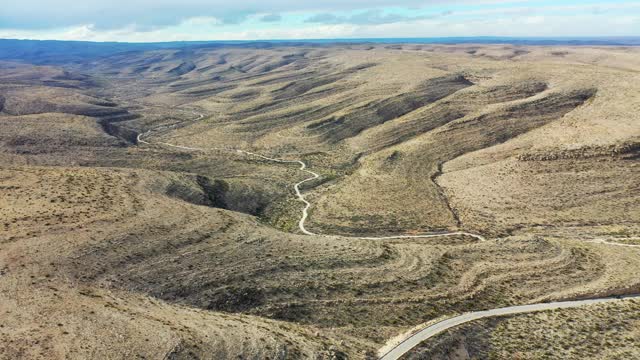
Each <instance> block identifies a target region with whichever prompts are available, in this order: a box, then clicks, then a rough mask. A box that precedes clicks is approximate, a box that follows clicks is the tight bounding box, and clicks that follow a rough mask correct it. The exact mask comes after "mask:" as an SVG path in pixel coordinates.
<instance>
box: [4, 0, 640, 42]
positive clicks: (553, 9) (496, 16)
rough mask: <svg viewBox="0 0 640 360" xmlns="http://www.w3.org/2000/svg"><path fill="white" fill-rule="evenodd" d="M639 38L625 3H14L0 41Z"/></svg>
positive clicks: (638, 4) (633, 4)
mask: <svg viewBox="0 0 640 360" xmlns="http://www.w3.org/2000/svg"><path fill="white" fill-rule="evenodd" d="M445 36H517V37H522V36H569V37H574V36H640V1H628V0H620V1H616V0H613V1H612V0H609V1H606V0H586V1H577V0H565V1H563V0H556V1H551V0H541V1H523V0H458V1H456V0H454V1H442V0H422V1H416V0H395V1H390V0H327V1H319V0H316V1H308V0H297V1H296V0H238V1H229V0H225V1H222V0H180V1H175V0H155V1H149V0H146V1H143V0H110V1H106V0H100V1H97V0H84V1H78V0H56V1H50V0H47V1H45V0H18V1H10V2H8V3H7V4H4V5H3V6H2V11H1V12H0V38H25V39H59V40H91V41H134V42H147V41H176V40H254V39H322V38H368V37H378V38H379V37H445Z"/></svg>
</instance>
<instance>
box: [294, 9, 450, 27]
mask: <svg viewBox="0 0 640 360" xmlns="http://www.w3.org/2000/svg"><path fill="white" fill-rule="evenodd" d="M451 14H452V12H451V11H445V12H442V13H439V14H432V15H421V16H406V15H400V14H394V13H384V12H383V11H382V10H368V11H365V12H361V13H357V14H354V15H349V16H336V15H333V14H330V13H323V14H316V15H313V16H311V17H309V18H307V19H306V20H305V22H306V23H319V24H355V25H380V24H393V23H398V22H411V21H417V20H428V19H435V18H439V17H444V16H448V15H451Z"/></svg>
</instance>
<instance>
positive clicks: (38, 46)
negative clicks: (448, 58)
mask: <svg viewBox="0 0 640 360" xmlns="http://www.w3.org/2000/svg"><path fill="white" fill-rule="evenodd" d="M367 43H369V44H371V43H381V44H391V43H404V44H511V45H556V46H560V45H571V46H640V36H633V37H575V38H569V37H523V38H516V37H495V36H481V37H444V38H366V39H300V40H255V41H179V42H156V43H125V42H90V41H58V40H17V39H0V60H21V61H27V62H30V63H34V64H55V63H69V62H78V61H86V60H87V59H91V58H98V57H102V56H109V55H113V54H117V53H123V52H128V51H146V50H157V49H170V48H185V47H207V48H211V47H221V46H232V47H251V48H261V47H262V48H268V47H272V46H276V45H277V46H283V45H288V46H326V45H330V44H367Z"/></svg>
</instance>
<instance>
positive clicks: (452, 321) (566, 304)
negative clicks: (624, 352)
mask: <svg viewBox="0 0 640 360" xmlns="http://www.w3.org/2000/svg"><path fill="white" fill-rule="evenodd" d="M194 114H195V115H197V116H198V118H197V119H195V120H199V119H202V118H204V115H203V114H200V113H194ZM151 132H152V130H149V131H147V132H145V133H143V134H139V135H138V137H137V140H138V143H139V144H146V145H152V144H151V143H149V142H147V141H145V140H143V139H142V138H143V136H147V135H149V134H151ZM155 144H157V145H163V146H168V147H173V148H177V149H182V150H189V151H207V150H221V151H228V152H237V153H240V154H244V155H247V156H253V157H257V158H260V159H264V160H267V161H272V162H277V163H284V164H298V165H300V168H299V170H300V171H304V172H306V173H307V174H309V175H310V176H309V177H308V178H306V179H304V180H302V181H300V182H297V183H296V184H295V185H294V190H295V193H296V197H297V198H298V200H299V201H300V202H302V203H304V208H303V209H302V215H301V216H300V220H299V221H298V228H299V229H300V231H301V232H302V233H304V234H306V235H316V236H329V235H326V234H316V233H313V232H311V231H309V230H307V228H306V227H305V222H306V220H307V218H308V217H309V208H311V203H310V202H309V201H307V199H305V197H304V195H303V194H302V191H301V189H300V186H301V185H302V184H304V183H307V182H309V181H313V180H315V179H318V178H319V177H320V175H319V174H317V173H315V172H313V171H311V170H309V169H307V164H306V163H304V162H303V161H301V160H285V159H278V158H271V157H268V156H264V155H261V154H256V153H253V152H250V151H246V150H241V149H233V148H215V147H214V148H195V147H188V146H181V145H175V144H169V143H164V142H158V143H155ZM460 235H464V236H470V237H474V238H476V239H478V240H479V241H486V240H487V239H486V238H485V237H483V236H482V235H479V234H473V233H468V232H465V231H455V232H443V233H429V234H419V235H394V236H380V237H355V238H357V239H362V240H391V239H416V238H433V237H445V236H460ZM592 242H596V243H602V244H608V245H616V246H628V247H639V246H640V245H632V244H620V243H616V242H611V241H609V240H608V239H595V240H592ZM623 298H640V295H633V296H626V297H623ZM617 300H619V298H599V299H588V300H575V301H562V302H550V303H539V304H530V305H520V306H510V307H505V308H498V309H490V310H484V311H475V312H470V313H466V314H462V315H459V316H456V317H453V318H449V319H446V320H443V321H440V322H438V323H435V324H433V325H428V326H426V327H425V328H423V329H420V330H418V331H417V332H415V333H412V334H409V335H407V336H406V337H405V338H404V339H402V340H401V341H400V342H399V343H398V344H397V345H394V346H392V348H391V350H388V351H387V350H382V349H381V350H380V352H381V353H382V354H380V359H381V360H395V359H399V358H400V357H401V356H403V355H404V354H406V353H407V352H408V351H410V350H411V349H413V348H414V347H416V346H418V345H419V344H420V343H421V342H423V341H425V340H426V339H429V338H431V337H433V336H435V335H438V334H440V333H442V332H443V331H446V330H448V329H451V328H453V327H456V326H459V325H461V324H464V323H467V322H470V321H474V320H478V319H483V318H489V317H496V316H505V315H513V314H522V313H529V312H537V311H544V310H553V309H565V308H574V307H579V306H583V305H589V304H598V303H604V302H611V301H617ZM386 348H389V346H385V347H384V348H383V349H386Z"/></svg>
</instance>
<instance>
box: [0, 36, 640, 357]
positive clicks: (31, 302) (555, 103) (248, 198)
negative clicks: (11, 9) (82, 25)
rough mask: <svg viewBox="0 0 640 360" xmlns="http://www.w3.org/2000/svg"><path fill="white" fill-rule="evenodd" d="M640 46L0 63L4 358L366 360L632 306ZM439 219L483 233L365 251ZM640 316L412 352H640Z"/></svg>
mask: <svg viewBox="0 0 640 360" xmlns="http://www.w3.org/2000/svg"><path fill="white" fill-rule="evenodd" d="M400 50H411V51H400ZM638 51H639V50H638V49H636V48H615V49H614V48H589V47H583V48H580V51H576V50H575V49H574V48H570V47H557V48H549V47H513V46H503V45H500V46H492V45H485V46H478V45H468V46H454V45H450V46H444V45H411V46H410V47H409V46H408V45H402V44H396V45H389V46H387V45H372V46H351V45H349V46H347V45H344V46H342V45H335V46H326V47H325V46H323V47H313V46H308V47H307V46H304V47H288V46H278V47H274V48H253V47H251V46H237V47H229V48H227V47H213V48H208V47H206V46H201V47H198V48H194V49H192V51H189V52H188V53H185V52H183V51H181V50H179V49H164V50H154V51H139V52H130V53H127V54H111V55H109V56H107V57H103V58H98V59H92V61H90V62H89V61H77V62H74V63H73V64H71V63H70V64H60V65H51V66H36V65H30V64H27V63H21V64H15V63H6V62H2V63H0V230H2V231H1V232H0V244H1V246H0V312H2V314H3V316H2V322H1V323H0V357H2V358H92V357H96V356H97V355H96V354H108V355H107V356H109V357H114V358H118V357H122V358H135V357H144V358H163V357H166V358H198V357H200V358H272V359H275V358H281V357H285V358H291V359H297V358H317V359H325V358H326V359H331V358H344V357H349V358H356V359H365V358H371V357H373V356H374V355H373V354H375V351H376V349H377V348H378V347H380V346H381V345H382V344H384V343H385V341H386V340H387V339H389V338H391V337H393V336H395V335H397V334H399V333H402V332H404V331H406V330H407V329H410V328H412V327H414V326H416V325H418V324H420V323H424V322H428V321H431V320H433V319H437V318H441V317H443V316H447V315H454V314H458V313H462V312H466V311H472V310H482V309H490V308H494V307H501V306H508V305H514V304H524V303H532V302H541V301H547V300H560V299H572V298H584V297H593V296H609V295H616V294H623V293H637V292H640V279H639V278H638V276H637V268H638V264H640V250H638V249H636V248H635V247H628V246H617V245H615V244H610V242H620V243H622V244H626V245H640V243H639V242H638V240H637V239H636V238H637V234H640V227H639V224H638V219H640V201H639V200H640V199H639V196H640V183H639V182H638V181H637V179H638V178H639V177H640V173H639V171H640V165H639V164H638V159H639V157H638V149H639V147H638V123H639V118H638V116H639V115H638V114H639V113H638V111H637V109H636V108H637V106H636V105H637V104H638V103H640V98H639V96H640V91H639V90H640V89H639V88H638V87H639V86H640V85H639V84H640V81H638V80H640V79H639V78H638V71H639V70H640V62H639V61H638V59H640V57H639V56H638ZM198 114H202V115H203V116H197V115H198ZM139 134H143V135H142V140H143V141H144V142H143V141H139V140H140V139H139V138H138V135H139ZM166 144H173V145H179V146H184V147H183V148H179V147H175V146H174V147H172V146H167V145H166ZM185 147H186V148H185ZM193 148H198V149H197V150H194V149H193ZM233 149H245V150H249V151H253V152H256V153H260V154H265V155H268V156H270V157H278V158H282V159H290V160H293V159H295V160H297V159H301V160H303V161H305V163H306V164H307V165H308V166H309V167H310V168H311V169H312V170H313V171H315V172H317V173H318V174H320V175H321V176H320V178H319V179H317V180H314V181H309V182H307V183H305V184H304V185H303V191H304V192H305V196H306V199H307V200H309V201H310V202H311V203H312V204H313V205H312V207H311V210H310V217H309V219H308V220H307V226H308V228H309V229H310V230H313V231H314V232H317V233H321V234H326V236H304V235H301V233H300V231H299V229H298V221H299V219H300V217H299V216H300V211H301V209H302V207H303V204H302V203H301V202H300V201H298V200H297V199H296V197H295V194H294V191H293V184H295V183H296V182H298V181H301V180H302V179H305V177H306V176H308V174H306V173H303V172H301V171H300V170H298V167H297V166H294V165H292V164H283V163H277V162H273V161H268V160H266V159H264V158H260V157H256V156H249V155H247V154H244V153H239V152H236V151H234V150H233ZM436 230H466V231H471V232H475V233H481V234H483V235H485V236H486V237H487V238H488V240H487V241H479V240H478V239H477V238H474V237H471V236H465V235H459V236H449V237H438V238H428V239H390V240H366V239H361V238H358V237H357V236H360V235H367V236H370V235H379V236H380V235H388V234H419V233H423V232H426V231H436ZM599 240H606V241H599ZM636 308H637V302H631V301H629V302H625V303H624V304H610V305H602V306H598V307H593V308H585V309H574V310H562V311H556V312H551V313H540V314H531V315H521V316H515V317H510V318H503V319H492V320H487V321H482V322H478V323H472V324H468V325H465V326H463V327H461V328H459V329H456V330H454V331H452V332H451V333H450V334H445V335H443V336H441V337H437V338H434V339H431V340H430V341H429V342H428V343H425V344H423V347H422V349H419V350H417V351H416V352H415V353H414V354H413V355H411V356H412V357H418V358H419V357H420V356H429V357H431V358H438V357H440V358H445V357H446V356H449V355H450V354H451V350H452V349H458V350H459V349H462V348H464V349H466V350H465V351H467V352H468V354H469V355H473V356H476V357H479V358H508V357H509V356H510V355H512V354H517V356H520V357H521V358H554V357H555V358H576V359H577V358H589V357H591V358H594V357H595V358H599V357H602V358H607V357H609V358H633V357H637V356H638V354H637V348H638V344H639V341H638V334H637V331H636V329H637V328H638V326H637V325H638V324H637V320H638V319H636V316H635V315H633V314H635V313H637V312H638V311H637V310H638V309H636ZM42 314H46V316H42ZM545 329H551V330H548V331H545ZM456 351H457V350H456ZM460 351H461V352H462V350H460ZM283 354H284V355H283Z"/></svg>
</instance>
